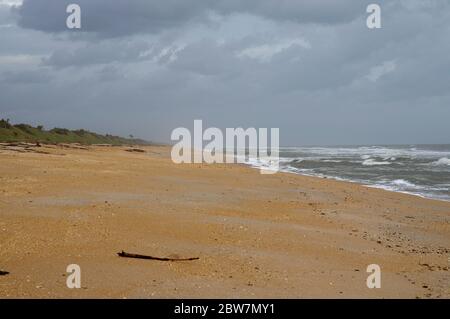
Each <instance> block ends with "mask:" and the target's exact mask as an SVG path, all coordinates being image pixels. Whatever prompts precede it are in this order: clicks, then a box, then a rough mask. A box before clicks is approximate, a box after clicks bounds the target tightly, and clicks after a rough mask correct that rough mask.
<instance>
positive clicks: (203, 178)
mask: <svg viewBox="0 0 450 319" xmlns="http://www.w3.org/2000/svg"><path fill="white" fill-rule="evenodd" d="M138 148H139V149H142V150H143V151H144V152H140V151H138V150H136V149H130V148H129V147H109V146H89V147H76V146H70V145H66V146H62V145H59V146H56V145H48V146H46V145H42V146H41V147H33V148H29V151H26V152H22V151H20V149H13V148H12V149H3V150H0V270H1V271H3V272H7V273H6V274H4V275H0V298H449V297H450V276H449V267H450V259H449V258H450V202H446V201H438V200H432V199H425V198H421V197H418V196H413V195H408V194H401V193H396V192H390V191H386V190H382V189H375V188H369V187H365V186H362V185H359V184H356V183H350V182H344V181H335V180H331V179H326V178H319V177H310V176H301V175H297V174H290V173H277V174H273V175H262V174H260V171H259V170H258V169H254V168H251V167H248V166H245V165H240V164H210V165H206V164H178V165H177V164H174V163H172V161H171V159H170V147H168V146H146V147H138ZM122 250H124V251H126V252H130V253H136V254H143V255H151V256H158V257H168V258H191V257H199V259H198V260H191V261H173V262H172V261H158V260H143V259H131V258H123V257H119V256H118V255H117V253H118V252H120V251H122ZM70 264H77V265H79V266H80V268H81V288H79V289H69V288H68V287H67V286H66V279H67V276H68V273H67V272H66V268H67V266H68V265H70ZM371 264H377V265H379V266H380V268H381V288H374V289H369V288H368V287H367V285H366V279H367V277H368V276H369V273H367V272H366V269H367V266H368V265H371Z"/></svg>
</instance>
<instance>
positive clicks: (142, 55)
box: [0, 0, 450, 145]
mask: <svg viewBox="0 0 450 319" xmlns="http://www.w3.org/2000/svg"><path fill="white" fill-rule="evenodd" d="M69 3H77V4H79V5H80V7H81V10H82V12H81V14H82V16H81V23H82V29H81V32H80V31H74V30H68V29H67V27H66V18H67V15H68V14H67V13H66V10H65V9H66V6H67V5H68V4H69ZM369 3H378V4H379V5H380V6H381V8H382V16H381V18H382V28H381V29H368V28H367V26H366V18H367V16H368V14H367V13H366V7H367V5H368V4H369ZM0 117H5V118H10V119H11V121H12V122H14V123H18V122H26V123H31V124H43V125H44V126H45V127H47V128H52V127H54V126H58V127H68V128H72V129H74V128H86V129H90V130H94V131H98V132H101V133H111V134H118V135H125V136H127V135H129V134H133V135H135V136H139V137H142V138H146V139H149V140H154V141H165V142H167V141H170V133H171V131H172V130H173V129H174V128H176V127H180V126H185V127H188V128H192V127H193V120H194V119H203V120H204V125H205V126H216V127H220V128H224V127H256V128H258V127H279V128H280V138H281V144H282V145H308V144H323V145H331V144H374V143H378V144H380V143H384V144H402V143H405V144H415V143H449V142H450V1H448V0H391V1H388V0H386V1H373V0H372V1H362V0H340V1H335V0H323V1H317V0H304V1H300V0H297V1H296V0H290V1H288V0H285V1H280V0H217V1H214V0H115V1H111V0H70V1H65V0H24V1H23V3H22V1H20V0H0Z"/></svg>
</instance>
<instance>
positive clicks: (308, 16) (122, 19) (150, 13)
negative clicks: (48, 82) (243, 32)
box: [15, 0, 366, 37]
mask: <svg viewBox="0 0 450 319" xmlns="http://www.w3.org/2000/svg"><path fill="white" fill-rule="evenodd" d="M365 2H366V1H360V0H341V1H335V0H322V1H317V0H304V1H273V0H246V1H241V0H164V1H161V0H115V1H110V0H77V1H72V0H24V2H23V4H22V6H20V7H18V8H17V9H16V10H15V11H16V13H17V14H18V16H19V24H20V25H21V26H22V27H25V28H31V29H36V30H41V31H45V32H63V31H67V28H66V17H67V15H68V14H66V7H67V5H68V4H70V3H76V4H78V5H80V7H81V10H82V31H85V32H95V33H97V34H99V35H101V36H106V37H114V36H123V35H130V34H135V33H145V32H151V33H155V32H159V31H161V30H165V29H171V28H176V27H180V26H182V25H184V24H186V23H188V22H195V21H198V22H199V21H203V22H206V21H207V17H208V14H209V13H212V12H214V13H216V14H220V15H229V14H234V13H247V14H252V15H257V16H261V17H264V18H267V19H272V20H279V21H294V22H297V23H320V24H338V23H344V22H348V21H351V20H353V19H355V18H356V17H358V16H360V15H362V14H363V13H364V9H365V6H364V3H365Z"/></svg>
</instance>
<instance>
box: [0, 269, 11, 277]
mask: <svg viewBox="0 0 450 319" xmlns="http://www.w3.org/2000/svg"><path fill="white" fill-rule="evenodd" d="M8 274H9V272H8V271H3V270H0V276H6V275H8Z"/></svg>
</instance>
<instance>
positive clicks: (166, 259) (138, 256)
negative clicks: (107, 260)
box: [117, 250, 200, 261]
mask: <svg viewBox="0 0 450 319" xmlns="http://www.w3.org/2000/svg"><path fill="white" fill-rule="evenodd" d="M117 255H119V256H120V257H128V258H140V259H152V260H159V261H189V260H197V259H200V258H199V257H191V258H161V257H153V256H146V255H138V254H130V253H126V252H124V251H123V250H122V252H120V253H117Z"/></svg>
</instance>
